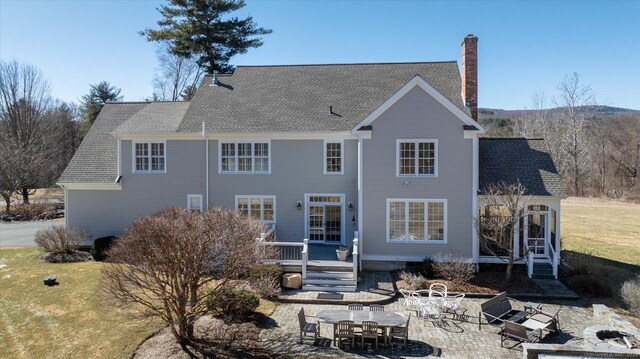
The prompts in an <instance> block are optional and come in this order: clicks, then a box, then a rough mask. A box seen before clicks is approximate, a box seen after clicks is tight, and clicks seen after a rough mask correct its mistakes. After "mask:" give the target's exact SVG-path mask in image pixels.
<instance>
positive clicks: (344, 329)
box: [334, 320, 356, 348]
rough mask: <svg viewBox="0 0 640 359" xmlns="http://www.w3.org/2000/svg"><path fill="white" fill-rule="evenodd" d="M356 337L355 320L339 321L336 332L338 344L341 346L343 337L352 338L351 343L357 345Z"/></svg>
mask: <svg viewBox="0 0 640 359" xmlns="http://www.w3.org/2000/svg"><path fill="white" fill-rule="evenodd" d="M355 338H356V337H355V333H354V325H353V320H341V321H339V322H338V325H337V326H336V330H335V334H334V342H336V346H337V347H338V348H340V345H341V344H342V340H343V339H351V345H353V346H355Z"/></svg>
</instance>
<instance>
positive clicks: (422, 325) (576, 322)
mask: <svg viewBox="0 0 640 359" xmlns="http://www.w3.org/2000/svg"><path fill="white" fill-rule="evenodd" d="M485 300H486V299H465V300H464V301H463V304H462V306H463V307H464V308H466V309H467V315H469V318H468V319H467V321H466V322H465V323H459V322H457V321H453V320H450V319H447V321H446V325H444V326H438V325H436V324H434V323H433V321H431V320H427V321H426V322H425V321H423V320H422V319H420V318H416V317H415V313H414V314H412V316H411V322H410V326H409V345H408V348H407V349H406V350H404V351H403V350H401V349H398V348H396V349H393V350H390V349H379V350H378V351H376V352H373V351H366V350H361V349H360V347H359V345H358V347H357V349H356V350H349V349H347V351H346V352H345V351H342V350H338V349H337V348H335V347H334V346H332V343H331V338H332V326H331V325H328V324H324V325H321V332H320V334H321V339H320V340H318V341H317V342H316V343H313V337H311V338H308V339H306V340H305V342H304V344H300V342H299V338H300V337H299V325H298V316H297V314H298V311H299V310H300V308H301V307H304V309H305V312H306V313H307V314H308V315H315V314H317V313H318V312H320V311H322V310H331V309H346V306H345V305H333V304H324V305H323V304H280V305H279V306H278V308H277V309H276V311H275V312H274V313H273V315H272V316H271V319H272V320H271V321H270V322H269V323H267V326H266V329H264V330H263V331H262V332H261V334H260V339H261V341H262V342H263V344H264V345H265V346H266V347H267V348H268V349H269V350H271V351H273V352H274V353H276V354H281V355H285V356H309V355H311V356H316V357H317V356H331V357H342V356H348V357H374V356H375V357H391V358H416V357H425V356H440V357H445V358H522V351H521V349H520V347H518V346H516V347H515V348H513V349H508V348H501V347H500V335H499V330H498V329H497V328H495V327H491V326H484V325H483V327H482V331H480V330H478V317H477V315H478V311H479V309H480V303H482V302H483V301H485ZM402 303H403V300H402V299H398V300H395V301H393V302H392V303H390V304H387V305H386V306H385V310H386V311H392V312H400V313H406V314H409V312H408V311H405V310H403V307H402ZM560 305H561V306H562V311H561V312H560V325H561V327H562V331H561V332H560V333H558V334H549V335H547V337H545V339H544V340H543V341H542V343H557V344H565V343H569V344H577V345H582V332H583V330H584V329H585V328H586V327H588V326H590V325H594V324H595V322H596V321H595V320H594V319H593V315H592V310H591V309H590V308H585V307H582V306H580V304H579V302H577V301H567V302H553V303H551V302H549V303H545V305H544V309H545V311H549V312H555V310H557V308H559V306H560ZM365 309H366V308H365ZM505 345H506V346H513V345H515V342H507V343H505Z"/></svg>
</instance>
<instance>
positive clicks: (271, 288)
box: [251, 276, 281, 298]
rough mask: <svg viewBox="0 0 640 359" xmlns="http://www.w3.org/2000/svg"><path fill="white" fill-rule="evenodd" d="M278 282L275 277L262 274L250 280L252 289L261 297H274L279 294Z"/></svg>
mask: <svg viewBox="0 0 640 359" xmlns="http://www.w3.org/2000/svg"><path fill="white" fill-rule="evenodd" d="M280 283H281V280H278V279H277V278H275V277H269V276H264V277H260V278H258V279H254V280H252V281H251V286H252V288H253V291H255V292H256V293H257V294H258V295H259V296H260V297H262V298H274V297H276V296H277V295H278V294H280Z"/></svg>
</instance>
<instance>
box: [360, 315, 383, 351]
mask: <svg viewBox="0 0 640 359" xmlns="http://www.w3.org/2000/svg"><path fill="white" fill-rule="evenodd" d="M378 335H379V333H378V322H373V321H369V320H365V321H363V322H362V333H361V334H360V337H361V338H362V341H361V344H360V345H361V346H362V349H364V340H365V339H374V340H375V342H376V346H375V347H374V350H375V349H378Z"/></svg>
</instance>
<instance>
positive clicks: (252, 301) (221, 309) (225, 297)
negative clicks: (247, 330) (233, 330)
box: [208, 289, 260, 321]
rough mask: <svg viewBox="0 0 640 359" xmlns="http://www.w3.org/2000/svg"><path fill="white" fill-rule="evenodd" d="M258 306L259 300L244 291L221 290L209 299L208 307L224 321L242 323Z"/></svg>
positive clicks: (251, 293) (247, 291) (249, 292)
mask: <svg viewBox="0 0 640 359" xmlns="http://www.w3.org/2000/svg"><path fill="white" fill-rule="evenodd" d="M258 305H260V298H258V296H257V295H255V294H254V293H253V292H251V291H249V290H245V289H222V290H220V291H217V292H215V293H214V294H213V295H211V297H209V301H208V307H209V309H210V310H211V311H214V312H217V313H218V314H221V315H222V316H223V317H224V318H225V319H227V320H232V321H237V320H240V321H243V320H246V319H247V318H248V317H249V316H251V315H252V314H253V313H254V312H255V311H256V309H257V308H258Z"/></svg>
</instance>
